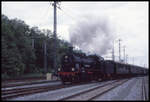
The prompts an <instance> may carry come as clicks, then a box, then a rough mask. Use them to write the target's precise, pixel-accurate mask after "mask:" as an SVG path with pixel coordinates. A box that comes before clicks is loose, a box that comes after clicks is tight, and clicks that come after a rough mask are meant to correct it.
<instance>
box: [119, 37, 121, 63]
mask: <svg viewBox="0 0 150 102" xmlns="http://www.w3.org/2000/svg"><path fill="white" fill-rule="evenodd" d="M120 41H121V39H119V62H120V61H121V50H120V46H121V44H120Z"/></svg>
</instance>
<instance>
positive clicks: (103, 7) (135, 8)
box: [2, 2, 149, 67]
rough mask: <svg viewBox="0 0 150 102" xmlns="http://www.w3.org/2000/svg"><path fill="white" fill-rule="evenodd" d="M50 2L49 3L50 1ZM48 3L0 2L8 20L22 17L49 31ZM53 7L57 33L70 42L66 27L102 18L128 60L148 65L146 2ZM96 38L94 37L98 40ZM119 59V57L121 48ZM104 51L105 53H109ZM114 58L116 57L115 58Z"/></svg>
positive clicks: (49, 8) (62, 4) (66, 4)
mask: <svg viewBox="0 0 150 102" xmlns="http://www.w3.org/2000/svg"><path fill="white" fill-rule="evenodd" d="M51 3H52V2H51ZM49 4H50V2H2V13H3V14H5V15H6V16H8V17H9V18H10V19H12V18H18V19H21V20H24V21H25V22H26V23H27V24H28V25H30V26H31V27H32V26H38V27H39V28H41V29H42V28H48V29H50V30H52V31H53V7H52V5H49ZM60 7H61V9H62V10H63V11H62V10H59V9H58V10H57V11H58V12H57V20H58V36H59V37H60V38H61V39H65V40H67V41H70V34H69V29H71V27H73V26H75V24H76V23H78V22H80V21H82V20H84V17H85V16H88V15H90V16H93V17H97V18H99V19H101V18H105V19H107V22H108V23H109V26H110V27H111V29H113V32H112V33H113V34H114V35H115V37H116V38H115V39H116V40H115V55H116V56H118V42H117V40H118V38H121V39H122V42H121V46H123V45H125V46H126V53H127V54H128V55H129V58H128V62H129V63H133V61H132V60H133V57H134V64H137V65H142V66H143V65H144V64H146V65H147V67H148V64H149V63H148V52H149V51H148V40H149V39H148V7H149V5H148V2H61V3H60ZM98 38H99V37H97V39H98ZM121 51H122V58H123V49H121ZM109 52H111V51H108V54H107V55H106V56H111V54H110V53H109ZM116 59H118V58H116Z"/></svg>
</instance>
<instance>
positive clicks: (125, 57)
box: [123, 46, 126, 63]
mask: <svg viewBox="0 0 150 102" xmlns="http://www.w3.org/2000/svg"><path fill="white" fill-rule="evenodd" d="M125 47H126V46H124V50H123V51H124V63H125V59H126V55H125Z"/></svg>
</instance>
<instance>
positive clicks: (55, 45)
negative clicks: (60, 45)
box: [53, 1, 57, 71]
mask: <svg viewBox="0 0 150 102" xmlns="http://www.w3.org/2000/svg"><path fill="white" fill-rule="evenodd" d="M53 6H54V71H56V67H57V66H56V65H57V62H56V59H57V35H56V34H57V12H56V10H57V9H56V6H57V2H56V1H54V3H53Z"/></svg>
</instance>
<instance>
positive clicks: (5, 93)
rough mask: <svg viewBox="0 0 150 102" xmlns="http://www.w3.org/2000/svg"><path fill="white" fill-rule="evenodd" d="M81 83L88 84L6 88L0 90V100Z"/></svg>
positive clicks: (70, 85)
mask: <svg viewBox="0 0 150 102" xmlns="http://www.w3.org/2000/svg"><path fill="white" fill-rule="evenodd" d="M82 84H88V83H77V84H69V85H63V84H61V85H53V86H49V85H47V86H38V87H28V88H13V89H7V90H2V92H1V98H2V100H7V99H11V98H16V97H19V96H25V95H30V94H34V93H41V92H47V91H51V90H56V89H61V88H66V87H67V88H68V87H72V86H75V85H82Z"/></svg>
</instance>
